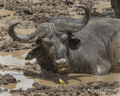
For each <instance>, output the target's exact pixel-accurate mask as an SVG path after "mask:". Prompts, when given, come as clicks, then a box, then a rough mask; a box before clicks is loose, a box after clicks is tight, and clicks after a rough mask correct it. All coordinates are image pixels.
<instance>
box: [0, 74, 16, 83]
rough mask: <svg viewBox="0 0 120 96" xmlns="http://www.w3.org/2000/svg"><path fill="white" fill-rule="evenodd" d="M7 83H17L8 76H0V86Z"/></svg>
mask: <svg viewBox="0 0 120 96" xmlns="http://www.w3.org/2000/svg"><path fill="white" fill-rule="evenodd" d="M9 83H17V81H16V78H15V77H13V76H11V75H10V74H5V75H2V74H0V85H8V84H9Z"/></svg>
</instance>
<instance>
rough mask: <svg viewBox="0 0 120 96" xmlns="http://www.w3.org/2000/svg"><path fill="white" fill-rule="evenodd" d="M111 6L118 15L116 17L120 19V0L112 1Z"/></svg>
mask: <svg viewBox="0 0 120 96" xmlns="http://www.w3.org/2000/svg"><path fill="white" fill-rule="evenodd" d="M111 5H112V8H113V9H114V11H115V13H116V17H117V18H120V0H111Z"/></svg>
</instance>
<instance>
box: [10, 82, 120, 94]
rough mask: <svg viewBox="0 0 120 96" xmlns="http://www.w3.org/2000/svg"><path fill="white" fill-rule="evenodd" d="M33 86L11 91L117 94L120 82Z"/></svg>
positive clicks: (23, 92) (24, 92)
mask: <svg viewBox="0 0 120 96" xmlns="http://www.w3.org/2000/svg"><path fill="white" fill-rule="evenodd" d="M33 86H34V88H30V89H28V90H21V89H19V90H11V91H10V93H12V94H20V95H22V96H105V95H106V96H110V95H114V96H117V95H115V94H116V93H117V92H119V91H120V90H117V89H116V88H118V87H120V82H113V83H112V84H109V83H104V82H102V81H99V82H89V83H86V84H85V83H80V84H79V85H73V86H59V87H57V88H56V87H51V86H45V85H41V84H38V83H34V84H33ZM100 92H103V93H102V94H101V93H100Z"/></svg>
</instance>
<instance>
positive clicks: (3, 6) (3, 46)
mask: <svg viewBox="0 0 120 96" xmlns="http://www.w3.org/2000/svg"><path fill="white" fill-rule="evenodd" d="M3 1H4V0H0V11H3V10H9V11H10V13H9V11H8V12H7V11H5V14H0V21H1V22H0V51H1V52H12V51H14V50H23V49H31V48H32V46H33V45H34V43H32V44H23V43H18V42H16V41H13V40H12V39H11V38H10V37H9V36H8V33H7V30H8V27H9V25H10V24H11V23H13V22H16V21H20V22H21V24H20V25H18V26H17V29H29V28H32V29H35V28H36V27H37V26H38V24H40V23H42V22H48V21H49V20H50V19H51V18H53V17H58V16H69V17H74V16H75V15H81V16H83V14H84V12H83V11H82V10H81V9H78V8H75V7H74V5H75V4H84V5H86V6H87V7H89V9H90V10H91V12H92V13H91V15H92V16H93V17H94V16H99V17H106V18H107V17H112V18H114V12H113V11H112V9H111V7H109V8H103V12H102V13H100V12H97V11H96V10H97V8H95V7H94V6H95V5H99V2H97V0H96V1H95V0H94V2H92V0H91V1H90V0H88V1H87V0H47V1H46V0H33V1H34V2H33V1H32V0H6V1H7V2H5V3H4V2H3ZM103 1H104V0H103ZM106 1H107V0H106ZM108 1H109V0H108ZM108 1H107V2H108ZM0 70H2V71H8V70H15V71H16V70H17V71H19V70H22V71H23V72H24V75H28V76H32V77H38V78H39V77H40V76H43V74H44V75H45V73H42V74H41V69H40V67H39V65H38V64H28V63H26V65H25V67H24V69H21V68H12V69H10V68H9V67H8V66H6V65H2V64H0ZM46 74H47V75H48V73H46ZM50 74H52V75H53V76H56V74H53V73H50ZM50 74H49V75H50ZM50 76H51V75H50ZM17 82H18V81H17V80H16V78H15V77H13V76H11V75H10V74H5V75H2V74H0V86H2V85H8V84H9V83H17ZM119 87H120V82H118V81H116V82H113V83H111V84H110V83H106V82H102V81H96V82H89V83H83V82H81V83H80V84H78V85H72V86H71V85H65V86H63V85H61V86H59V87H52V86H47V85H42V84H39V83H37V82H34V83H33V87H32V88H28V89H27V90H22V89H17V90H10V91H9V93H11V94H12V95H13V96H18V94H19V95H20V96H110V95H111V96H116V94H117V93H119V92H120V90H118V89H117V88H119ZM6 91H8V90H7V89H2V88H0V93H2V92H6Z"/></svg>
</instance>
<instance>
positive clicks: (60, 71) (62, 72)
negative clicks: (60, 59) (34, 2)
mask: <svg viewBox="0 0 120 96" xmlns="http://www.w3.org/2000/svg"><path fill="white" fill-rule="evenodd" d="M68 71H69V70H68V67H67V66H65V67H61V68H58V73H60V74H64V73H68Z"/></svg>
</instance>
